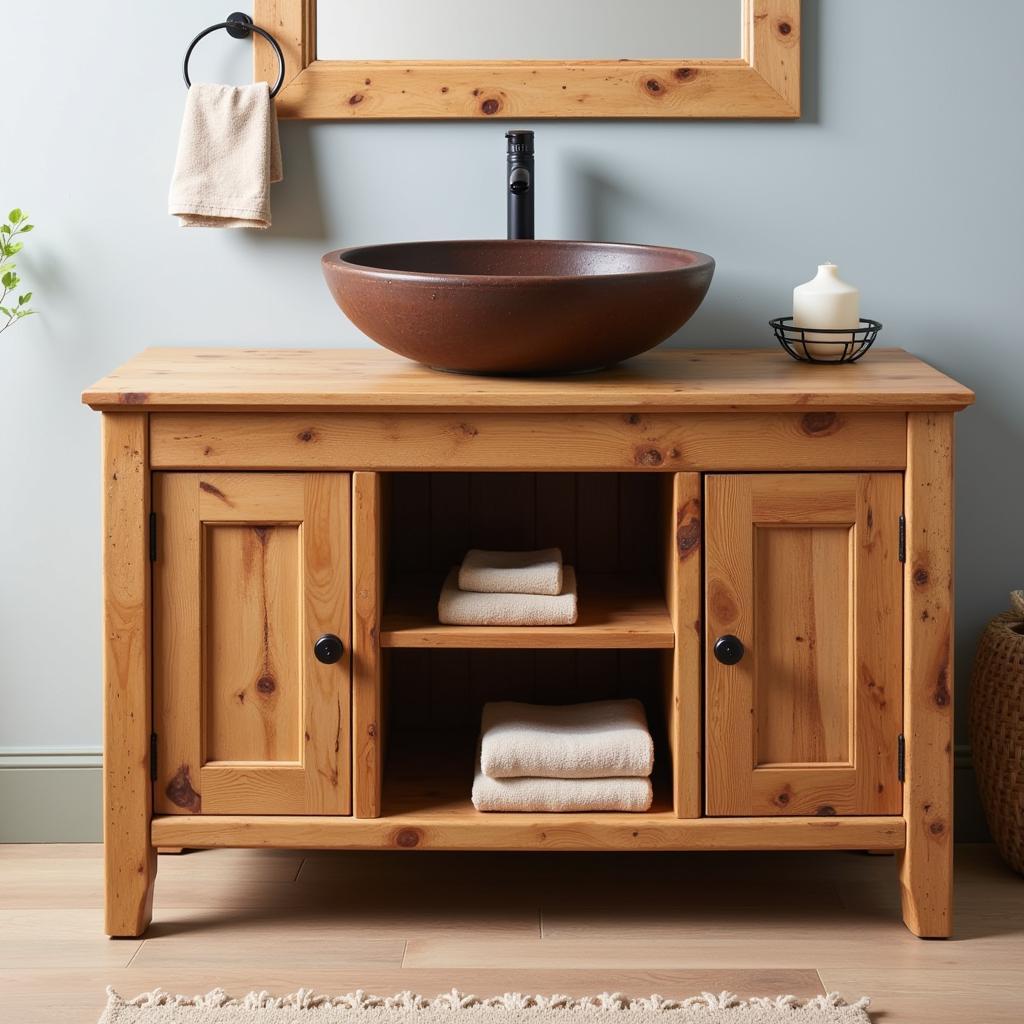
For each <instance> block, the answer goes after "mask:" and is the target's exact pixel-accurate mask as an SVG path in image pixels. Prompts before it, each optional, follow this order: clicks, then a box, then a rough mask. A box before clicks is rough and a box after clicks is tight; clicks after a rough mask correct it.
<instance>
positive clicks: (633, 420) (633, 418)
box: [626, 412, 640, 427]
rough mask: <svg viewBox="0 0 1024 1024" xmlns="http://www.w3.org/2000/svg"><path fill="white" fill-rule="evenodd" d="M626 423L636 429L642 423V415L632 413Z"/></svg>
mask: <svg viewBox="0 0 1024 1024" xmlns="http://www.w3.org/2000/svg"><path fill="white" fill-rule="evenodd" d="M626 422H627V423H628V424H629V425H630V426H631V427H635V426H637V425H638V424H639V423H640V414H639V413H635V412H631V413H630V414H629V415H628V416H627V417H626Z"/></svg>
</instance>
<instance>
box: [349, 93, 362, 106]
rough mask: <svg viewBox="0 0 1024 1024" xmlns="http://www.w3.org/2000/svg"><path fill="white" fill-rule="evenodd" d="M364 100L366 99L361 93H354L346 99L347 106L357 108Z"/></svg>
mask: <svg viewBox="0 0 1024 1024" xmlns="http://www.w3.org/2000/svg"><path fill="white" fill-rule="evenodd" d="M364 99H366V97H365V96H364V95H363V94H362V93H361V92H354V93H352V95H351V96H349V98H348V105H349V106H350V107H358V106H359V104H360V103H362V102H363V100H364Z"/></svg>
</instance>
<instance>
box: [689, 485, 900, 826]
mask: <svg viewBox="0 0 1024 1024" xmlns="http://www.w3.org/2000/svg"><path fill="white" fill-rule="evenodd" d="M706 488H707V493H706V496H705V497H706V503H707V504H706V523H707V526H706V530H707V536H706V551H707V555H706V567H705V598H706V605H707V608H706V621H707V627H708V628H707V639H706V643H707V649H706V661H705V664H706V685H707V694H706V697H707V701H706V714H707V745H708V760H707V810H708V813H709V814H712V815H759V814H790V815H793V814H821V815H830V814H898V813H900V811H901V809H902V793H901V786H900V782H899V776H898V763H897V762H898V752H897V745H898V742H899V733H900V729H901V723H902V720H903V700H902V688H903V681H902V643H903V641H902V629H903V619H902V608H903V603H902V602H903V599H902V572H901V569H902V567H901V565H900V562H899V516H900V513H901V510H902V505H903V481H902V478H901V476H900V475H899V474H895V473H875V474H866V473H849V474H845V473H844V474H831V473H830V474H820V475H819V474H803V475H788V474H787V475H777V474H764V475H760V474H759V475H751V476H744V475H736V476H709V477H707V480H706ZM725 635H732V636H735V637H738V638H739V640H740V642H741V644H742V645H743V653H742V656H741V657H740V659H739V660H738V661H736V662H735V663H734V664H723V663H722V661H720V660H719V658H718V657H716V655H715V641H716V640H717V639H718V638H720V637H722V636H725ZM736 653H738V649H735V650H734V652H733V656H734V657H735V654H736ZM724 654H725V655H726V660H728V657H727V655H728V652H724Z"/></svg>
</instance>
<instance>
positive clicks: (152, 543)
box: [149, 512, 156, 562]
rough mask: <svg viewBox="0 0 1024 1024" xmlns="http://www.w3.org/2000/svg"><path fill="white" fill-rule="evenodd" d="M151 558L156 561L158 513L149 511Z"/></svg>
mask: <svg viewBox="0 0 1024 1024" xmlns="http://www.w3.org/2000/svg"><path fill="white" fill-rule="evenodd" d="M149 560H150V561H151V562H155V561H156V513H155V512H150V513H149Z"/></svg>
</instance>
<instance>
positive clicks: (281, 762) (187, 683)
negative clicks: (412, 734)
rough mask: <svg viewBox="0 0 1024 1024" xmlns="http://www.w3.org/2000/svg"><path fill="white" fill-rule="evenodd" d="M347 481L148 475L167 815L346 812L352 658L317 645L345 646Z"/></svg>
mask: <svg viewBox="0 0 1024 1024" xmlns="http://www.w3.org/2000/svg"><path fill="white" fill-rule="evenodd" d="M349 486H350V485H349V478H348V476H347V475H345V474H326V473H316V474H299V473H295V474H234V475H232V474H223V473H222V474H216V473H211V474H203V475H199V474H186V473H160V474H156V475H155V477H154V497H155V509H156V512H157V520H158V525H159V531H158V560H157V563H156V572H155V595H156V598H155V600H156V610H157V627H156V634H155V659H154V660H155V696H156V731H157V733H158V736H159V752H160V753H159V757H158V777H157V782H156V801H157V807H158V808H159V809H160V810H161V811H163V812H165V813H172V814H175V813H177V814H182V813H200V812H203V813H207V812H210V813H217V812H218V811H219V812H221V813H224V812H244V811H249V812H251V813H265V812H268V811H275V810H276V811H277V812H278V813H288V812H292V813H330V812H334V813H348V809H349V784H350V763H349V756H350V755H349V750H350V747H349V714H350V710H349V653H348V651H347V650H346V653H345V655H344V656H343V658H342V660H341V661H340V662H338V663H337V664H334V665H324V664H322V663H320V662H319V661H318V660H317V659H316V658H315V656H314V655H313V650H312V649H313V644H314V642H315V641H316V639H317V638H318V637H319V636H320V635H322V634H324V633H336V634H337V635H338V636H340V637H341V638H342V640H343V642H345V643H346V646H347V640H348V637H349V632H350V620H349V616H350V612H349V609H350V606H351V595H350V593H349V578H348V565H349V557H350V555H349V529H350V527H349V503H350V496H349ZM163 845H176V844H163ZM177 845H186V844H177Z"/></svg>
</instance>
